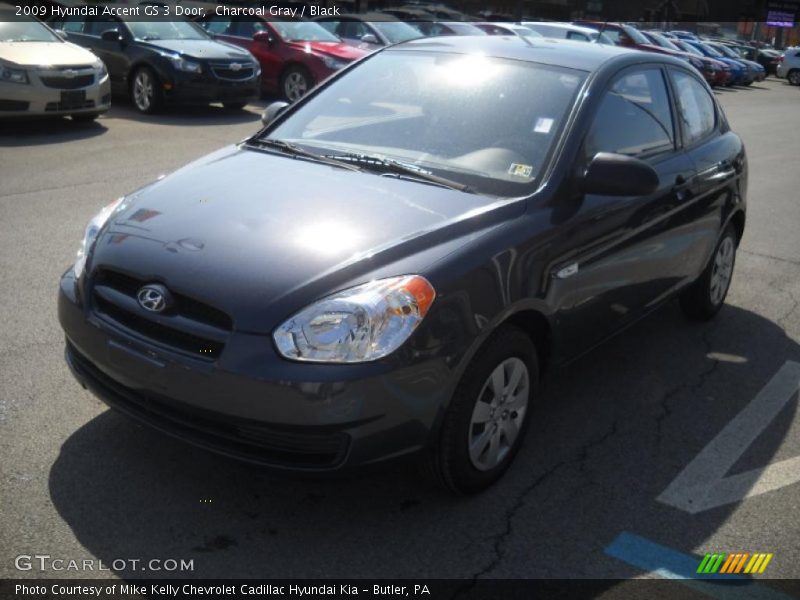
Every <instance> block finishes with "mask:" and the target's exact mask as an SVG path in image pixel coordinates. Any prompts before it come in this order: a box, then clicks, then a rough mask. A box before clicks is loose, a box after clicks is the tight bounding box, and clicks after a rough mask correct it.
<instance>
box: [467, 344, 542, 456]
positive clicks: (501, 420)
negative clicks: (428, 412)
mask: <svg viewBox="0 0 800 600" xmlns="http://www.w3.org/2000/svg"><path fill="white" fill-rule="evenodd" d="M529 395H530V374H529V373H528V367H527V366H526V365H525V363H524V362H523V361H522V360H520V359H519V358H516V357H512V358H508V359H506V360H504V361H503V362H502V363H500V364H499V365H497V367H496V368H495V369H494V371H492V373H491V374H490V375H489V378H488V379H487V380H486V382H485V383H484V384H483V388H482V389H481V392H480V394H479V395H478V400H477V402H476V403H475V407H474V409H473V410H472V418H471V419H470V424H469V433H468V438H469V439H468V444H469V457H470V460H471V462H472V465H473V466H474V467H475V468H476V469H478V470H479V471H488V470H490V469H493V468H494V467H496V466H497V465H499V464H500V463H501V462H502V461H503V459H505V457H506V455H507V454H508V453H509V451H511V449H512V448H513V447H514V442H515V441H516V439H517V437H518V436H519V432H520V429H521V427H522V424H523V422H524V418H525V411H526V410H527V409H528V397H529Z"/></svg>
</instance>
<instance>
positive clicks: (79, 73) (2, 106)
mask: <svg viewBox="0 0 800 600" xmlns="http://www.w3.org/2000/svg"><path fill="white" fill-rule="evenodd" d="M15 18H16V19H17V20H14V21H11V20H3V15H2V14H1V13H0V118H8V117H25V116H49V115H53V116H59V115H60V116H71V117H72V118H73V119H74V120H76V121H91V120H94V119H96V118H97V117H98V116H99V115H100V114H102V113H104V112H105V111H107V110H108V109H109V107H110V106H111V87H110V84H109V80H108V71H106V67H105V65H104V64H103V61H101V60H100V59H99V58H97V56H95V55H94V54H92V53H91V52H89V51H88V50H86V49H84V48H81V47H80V46H76V45H74V44H70V43H69V42H66V41H64V40H63V39H62V38H61V37H60V36H59V35H58V34H56V32H55V31H53V30H52V29H50V28H49V27H47V26H46V25H44V24H43V23H40V22H39V21H36V20H34V19H32V18H26V19H25V20H20V18H19V17H15Z"/></svg>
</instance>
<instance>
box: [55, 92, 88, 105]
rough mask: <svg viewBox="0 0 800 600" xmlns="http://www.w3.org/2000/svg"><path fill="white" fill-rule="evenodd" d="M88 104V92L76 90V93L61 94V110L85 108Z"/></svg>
mask: <svg viewBox="0 0 800 600" xmlns="http://www.w3.org/2000/svg"><path fill="white" fill-rule="evenodd" d="M84 104H86V90H76V91H74V92H72V91H71V92H61V108H62V109H70V108H83V105H84Z"/></svg>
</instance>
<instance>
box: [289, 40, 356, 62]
mask: <svg viewBox="0 0 800 600" xmlns="http://www.w3.org/2000/svg"><path fill="white" fill-rule="evenodd" d="M289 45H290V46H292V47H293V48H295V49H297V50H302V51H303V52H316V53H319V54H327V55H328V56H333V57H334V58H338V59H340V60H346V61H348V62H349V61H353V60H357V59H359V58H361V57H362V56H364V55H366V54H369V51H367V50H365V49H362V48H357V47H355V46H352V45H350V44H346V43H344V42H289Z"/></svg>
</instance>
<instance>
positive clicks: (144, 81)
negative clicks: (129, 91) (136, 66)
mask: <svg viewBox="0 0 800 600" xmlns="http://www.w3.org/2000/svg"><path fill="white" fill-rule="evenodd" d="M154 93H155V86H154V82H153V77H152V76H151V75H150V73H148V72H147V71H139V72H138V73H137V74H136V79H134V81H133V102H134V103H135V104H136V108H138V109H139V110H140V111H142V112H147V111H148V110H150V107H151V106H152V105H153V94H154Z"/></svg>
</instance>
